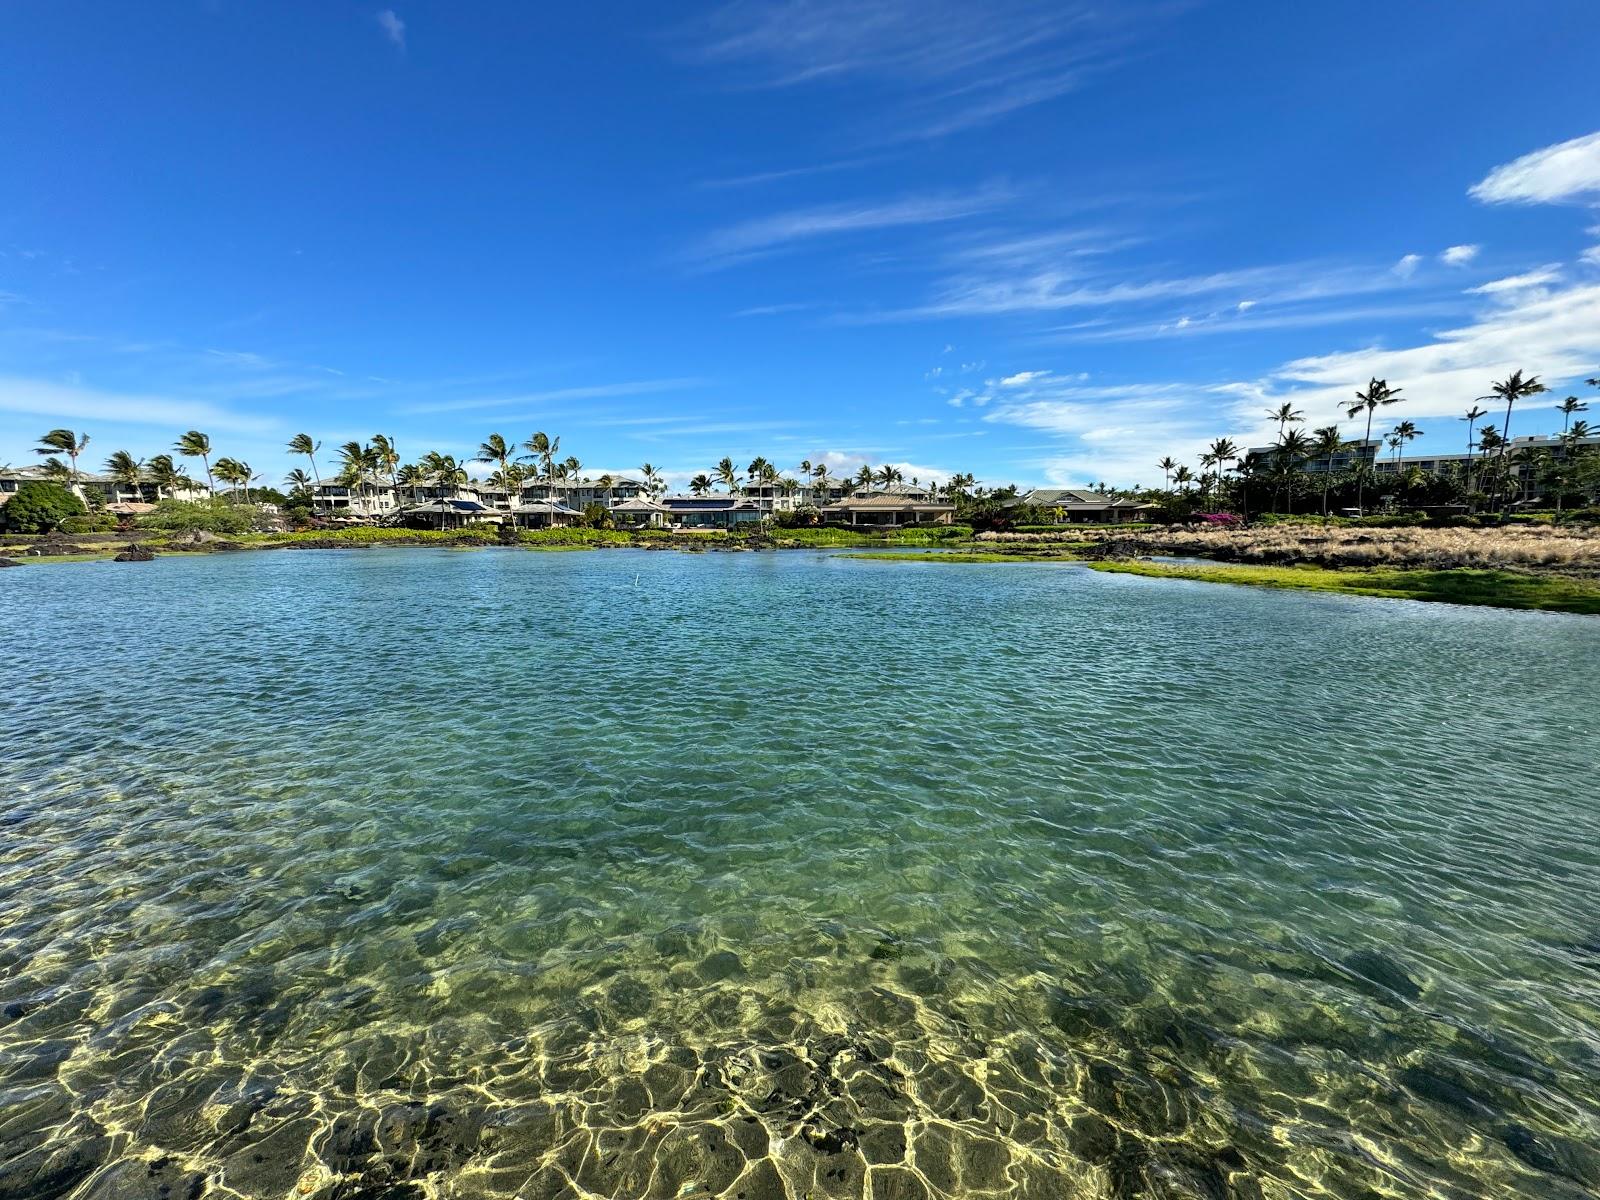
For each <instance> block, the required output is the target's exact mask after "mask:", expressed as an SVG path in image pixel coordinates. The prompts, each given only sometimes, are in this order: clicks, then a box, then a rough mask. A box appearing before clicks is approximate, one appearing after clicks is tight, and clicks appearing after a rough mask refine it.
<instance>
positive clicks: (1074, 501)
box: [1013, 488, 1156, 525]
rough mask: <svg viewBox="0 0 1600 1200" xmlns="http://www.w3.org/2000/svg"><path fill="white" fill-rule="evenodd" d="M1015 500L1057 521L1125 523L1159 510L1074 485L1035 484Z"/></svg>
mask: <svg viewBox="0 0 1600 1200" xmlns="http://www.w3.org/2000/svg"><path fill="white" fill-rule="evenodd" d="M1013 504H1014V506H1019V507H1020V506H1022V505H1028V506H1031V507H1033V508H1037V509H1039V510H1040V511H1041V512H1042V513H1044V514H1045V516H1046V517H1047V518H1048V519H1049V520H1051V521H1054V522H1055V523H1056V524H1058V525H1079V524H1082V525H1123V524H1127V523H1130V522H1134V521H1148V520H1149V519H1150V516H1151V514H1152V513H1154V512H1155V511H1156V506H1155V505H1154V504H1145V503H1142V502H1141V501H1138V500H1118V499H1116V498H1115V497H1112V496H1107V495H1103V494H1102V493H1100V492H1085V491H1079V490H1077V489H1075V488H1034V489H1033V490H1032V491H1030V492H1027V493H1026V494H1024V495H1021V496H1018V497H1017V498H1016V500H1015V501H1014V502H1013Z"/></svg>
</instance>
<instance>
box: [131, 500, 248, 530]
mask: <svg viewBox="0 0 1600 1200" xmlns="http://www.w3.org/2000/svg"><path fill="white" fill-rule="evenodd" d="M135 524H136V525H137V526H138V527H139V528H140V529H148V530H151V531H152V532H155V533H216V534H229V535H237V534H241V533H249V532H251V531H252V530H255V529H261V528H263V527H264V526H265V524H266V522H265V520H264V517H263V514H262V512H261V510H260V509H259V508H257V507H256V506H255V505H253V504H230V503H229V502H228V501H226V500H162V501H161V502H159V503H158V504H157V505H156V506H155V510H154V511H152V512H148V513H145V514H144V516H142V517H140V518H139V519H138V520H137V521H136V522H135Z"/></svg>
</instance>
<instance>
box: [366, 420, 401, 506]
mask: <svg viewBox="0 0 1600 1200" xmlns="http://www.w3.org/2000/svg"><path fill="white" fill-rule="evenodd" d="M372 461H373V465H374V468H375V469H376V470H379V471H382V472H383V473H384V474H385V475H387V476H388V477H389V486H390V487H391V488H392V489H393V490H394V493H395V502H396V503H397V504H398V503H399V498H400V447H399V446H398V445H396V444H395V441H394V439H393V438H389V437H385V436H384V435H383V434H381V433H375V434H373V435H372Z"/></svg>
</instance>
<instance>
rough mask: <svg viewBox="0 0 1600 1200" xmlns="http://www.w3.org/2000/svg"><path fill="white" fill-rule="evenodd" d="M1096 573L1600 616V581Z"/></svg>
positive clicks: (1402, 571)
mask: <svg viewBox="0 0 1600 1200" xmlns="http://www.w3.org/2000/svg"><path fill="white" fill-rule="evenodd" d="M1088 565H1089V566H1091V567H1093V568H1094V569H1095V570H1097V571H1110V572H1114V573H1117V574H1122V575H1143V576H1147V577H1149V578H1154V579H1189V580H1193V581H1195V582H1197V583H1232V584H1241V585H1245V586H1249V587H1267V588H1292V589H1294V590H1296V591H1308V592H1339V593H1343V594H1345V595H1351V596H1384V597H1388V598H1390V599H1396V600H1431V601H1438V602H1441V603H1447V604H1472V605H1480V606H1489V607H1494V608H1523V609H1542V610H1545V611H1549V612H1568V613H1589V614H1600V582H1596V581H1593V580H1587V579H1572V578H1569V577H1566V576H1561V575H1533V574H1526V573H1523V572H1520V571H1501V570H1477V569H1470V568H1456V569H1448V570H1426V569H1421V570H1419V569H1406V568H1343V569H1333V568H1330V567H1314V566H1290V567H1264V566H1214V567H1211V566H1178V565H1172V564H1167V563H1152V562H1139V561H1128V562H1093V563H1090V564H1088Z"/></svg>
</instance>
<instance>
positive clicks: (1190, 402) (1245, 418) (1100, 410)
mask: <svg viewBox="0 0 1600 1200" xmlns="http://www.w3.org/2000/svg"><path fill="white" fill-rule="evenodd" d="M1529 274H1530V275H1532V274H1537V273H1536V272H1530V273H1529ZM1476 304H1477V306H1478V308H1479V309H1480V310H1481V311H1479V312H1478V313H1477V314H1476V315H1475V316H1474V317H1473V318H1472V319H1470V320H1468V321H1466V322H1464V323H1462V324H1459V325H1457V326H1455V327H1452V328H1450V329H1446V330H1443V331H1441V332H1439V333H1437V334H1436V335H1434V336H1432V337H1431V338H1429V339H1428V340H1426V341H1422V342H1419V343H1417V344H1414V345H1410V346H1402V347H1397V348H1387V347H1383V346H1367V347H1362V348H1359V349H1354V350H1348V351H1339V352H1336V353H1330V354H1321V355H1314V356H1308V357H1302V358H1297V359H1294V360H1292V361H1290V362H1287V363H1284V364H1283V365H1282V366H1280V367H1278V368H1276V369H1274V370H1272V371H1270V372H1268V373H1267V374H1266V375H1264V376H1261V377H1258V378H1254V379H1239V380H1233V381H1223V382H1217V383H1212V384H1184V383H1176V382H1131V383H1110V384H1100V383H1094V382H1090V381H1087V380H1084V379H1081V378H1077V377H1069V376H1060V375H1056V374H1053V373H1051V372H1049V371H1041V370H1035V371H1029V372H1025V373H1024V372H1017V373H1016V374H1028V375H1029V376H1031V377H1032V378H1030V380H1029V382H1028V384H1027V385H1025V386H1023V387H1020V388H1016V389H1009V388H1001V387H999V386H998V384H999V381H995V382H994V383H993V384H991V385H989V386H988V387H986V388H985V389H984V390H981V391H968V392H966V393H961V394H958V395H957V396H955V397H951V398H950V400H949V401H948V402H949V403H951V404H952V405H955V406H956V407H958V408H962V409H964V410H970V409H974V408H976V409H981V410H982V416H981V420H982V421H984V422H985V423H990V424H1000V425H1008V426H1016V427H1020V428H1023V429H1027V430H1031V431H1033V432H1034V433H1035V434H1037V435H1042V436H1043V438H1045V439H1046V441H1045V443H1044V445H1043V446H1042V447H1041V454H1040V456H1039V457H1038V458H1036V459H1035V460H1033V461H1032V462H1031V463H1029V462H1025V463H1022V464H1019V465H1021V466H1031V467H1033V468H1035V469H1037V470H1039V471H1042V472H1043V473H1044V475H1045V476H1046V477H1048V478H1049V479H1051V480H1053V481H1055V482H1057V483H1061V484H1064V485H1072V484H1084V483H1088V482H1093V481H1096V480H1099V479H1105V480H1108V481H1110V482H1112V483H1120V484H1131V483H1136V482H1148V481H1150V480H1152V479H1154V478H1159V475H1158V474H1154V473H1153V471H1154V467H1153V464H1154V463H1155V462H1156V461H1157V459H1158V458H1160V457H1161V456H1162V455H1164V454H1173V455H1175V456H1177V457H1178V458H1179V459H1181V460H1183V461H1187V462H1189V464H1190V465H1191V466H1193V465H1194V461H1195V457H1196V456H1197V455H1198V454H1199V452H1200V451H1201V450H1202V449H1203V448H1204V446H1205V444H1206V443H1207V442H1208V441H1210V440H1211V439H1213V438H1215V437H1219V436H1227V437H1232V438H1234V439H1236V440H1238V441H1240V442H1242V443H1244V444H1247V445H1252V444H1253V445H1263V444H1266V443H1267V442H1268V441H1270V439H1271V436H1272V434H1273V432H1274V430H1273V427H1272V425H1271V423H1270V422H1269V421H1268V420H1267V417H1266V412H1267V410H1268V409H1269V408H1273V407H1276V406H1277V405H1278V404H1281V403H1282V402H1284V401H1289V402H1291V403H1292V404H1293V405H1294V407H1295V408H1297V409H1300V410H1302V411H1303V412H1304V413H1305V415H1306V423H1307V425H1308V426H1317V425H1323V424H1330V423H1343V424H1344V425H1345V427H1346V429H1347V431H1348V430H1349V429H1350V428H1351V427H1350V423H1349V420H1348V418H1347V417H1346V416H1345V408H1346V406H1347V405H1348V404H1349V403H1350V402H1351V400H1352V399H1353V397H1354V394H1355V391H1356V390H1357V389H1358V388H1360V387H1361V386H1363V385H1364V384H1365V383H1366V381H1367V379H1368V378H1370V377H1372V376H1374V375H1376V376H1378V377H1380V378H1386V379H1388V380H1389V381H1390V383H1391V384H1393V385H1394V386H1396V387H1400V388H1403V395H1404V396H1405V403H1404V404H1403V405H1401V406H1400V407H1399V408H1397V409H1396V410H1394V411H1395V412H1397V413H1399V414H1400V417H1403V418H1411V419H1426V418H1440V417H1445V418H1453V417H1458V416H1460V414H1461V413H1462V412H1464V411H1465V410H1466V409H1467V407H1468V406H1470V405H1471V404H1472V403H1473V402H1474V401H1475V400H1476V399H1478V398H1480V397H1482V396H1483V395H1484V393H1485V392H1487V391H1488V389H1489V384H1490V383H1491V382H1492V381H1493V380H1496V379H1503V378H1505V376H1506V375H1507V374H1509V373H1510V372H1512V371H1515V370H1519V369H1520V370H1524V371H1526V372H1528V373H1530V374H1536V375H1539V376H1540V377H1541V378H1542V379H1543V381H1544V382H1545V383H1546V384H1548V385H1550V386H1551V388H1552V389H1553V391H1552V394H1551V395H1550V396H1547V397H1542V398H1540V399H1538V400H1536V401H1532V402H1526V401H1525V402H1524V403H1523V404H1522V405H1520V406H1519V411H1525V410H1527V409H1534V408H1538V407H1541V406H1546V407H1548V406H1549V405H1550V404H1553V403H1555V402H1556V398H1558V397H1559V395H1561V394H1564V392H1565V390H1566V387H1567V386H1569V385H1570V384H1571V383H1572V382H1573V381H1577V380H1582V379H1586V378H1589V377H1592V376H1594V375H1595V374H1596V373H1597V371H1600V283H1591V284H1587V285H1567V286H1560V281H1559V279H1549V280H1546V281H1545V282H1544V283H1541V284H1537V285H1534V286H1531V287H1520V286H1519V287H1509V288H1505V289H1501V290H1499V291H1494V292H1485V293H1482V294H1481V295H1480V298H1479V299H1478V300H1477V301H1476ZM1005 378H1015V375H1011V376H1006V377H1005ZM1558 389H1559V390H1558ZM1381 427H1382V426H1381V425H1380V427H1379V428H1381Z"/></svg>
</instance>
